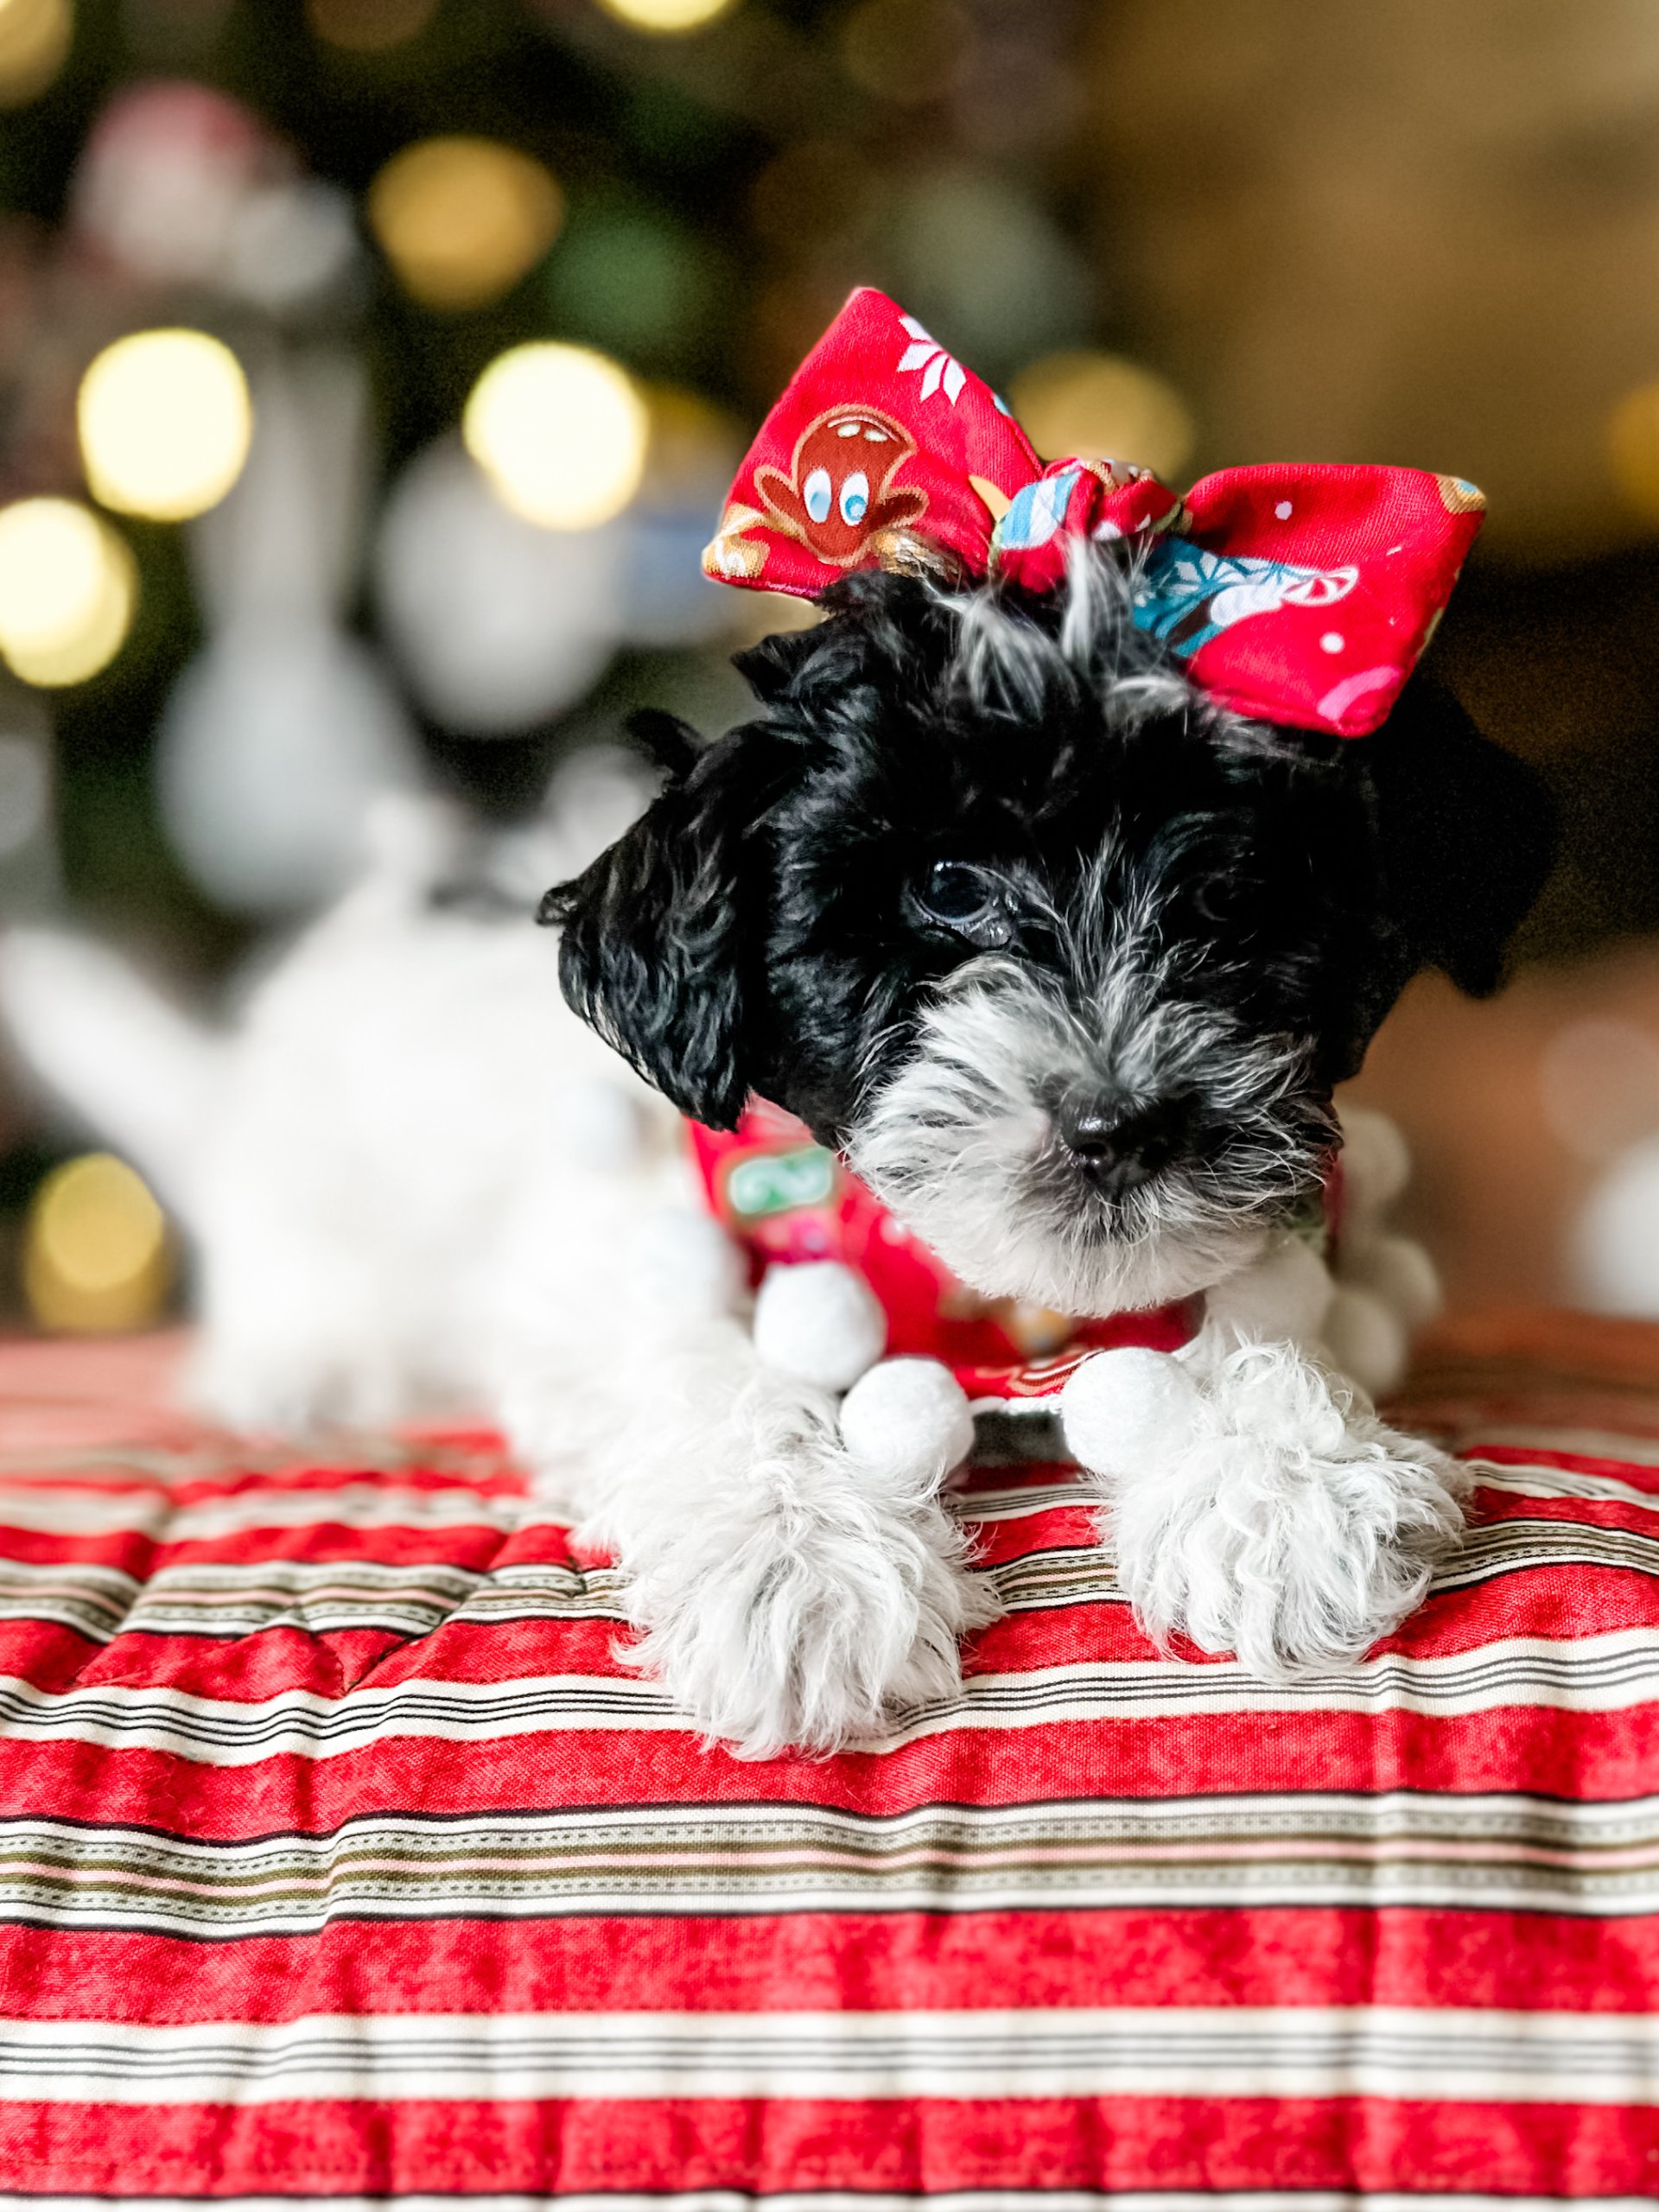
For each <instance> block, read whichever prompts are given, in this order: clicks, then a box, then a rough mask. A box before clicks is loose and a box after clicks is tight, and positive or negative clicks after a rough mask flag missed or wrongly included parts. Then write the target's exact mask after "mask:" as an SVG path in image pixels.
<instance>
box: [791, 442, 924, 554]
mask: <svg viewBox="0 0 1659 2212" xmlns="http://www.w3.org/2000/svg"><path fill="white" fill-rule="evenodd" d="M915 451H916V441H915V439H914V438H913V437H912V435H911V434H910V432H909V431H908V430H906V429H905V428H904V426H903V424H902V423H896V422H895V421H894V420H893V416H891V415H884V414H882V413H881V412H880V409H878V408H874V407H862V406H856V405H855V406H845V407H832V408H830V409H829V410H828V411H827V412H826V413H824V414H823V415H820V416H817V419H816V420H815V421H813V422H810V423H808V424H807V426H806V428H805V429H804V430H803V431H802V433H801V435H800V438H799V440H798V442H797V444H796V448H795V454H794V459H793V460H792V461H791V464H790V471H789V474H788V475H787V476H785V474H784V472H783V470H782V469H781V468H773V467H771V466H770V465H769V464H767V463H766V462H762V463H761V465H760V467H759V468H757V469H756V470H755V472H754V483H755V489H756V490H757V491H758V492H759V493H760V497H761V498H762V499H764V500H765V502H766V507H767V510H768V512H769V514H770V516H771V518H772V522H773V523H774V524H776V526H777V527H778V528H779V530H782V531H786V532H787V533H788V535H789V536H790V537H798V538H799V539H800V540H801V542H802V543H803V544H804V545H806V546H809V547H810V549H811V550H812V551H813V552H814V553H816V554H817V556H818V558H819V559H820V560H821V561H828V562H829V563H832V564H833V566H835V567H836V568H838V569H850V568H851V567H852V566H853V565H854V563H855V562H857V561H859V560H861V559H863V558H864V557H865V556H867V555H868V552H869V551H870V550H871V547H872V543H873V541H874V540H876V539H878V538H880V537H882V536H883V535H884V534H885V533H886V532H887V531H897V530H904V529H907V528H909V527H910V526H911V525H912V524H914V523H916V522H918V520H919V519H920V518H921V517H922V515H923V514H925V512H926V510H927V494H926V493H925V492H924V491H921V490H919V489H912V488H905V489H901V490H899V491H893V489H891V486H892V483H893V475H894V473H895V471H896V470H897V469H898V468H899V465H900V463H901V462H903V461H908V460H909V458H910V456H911V454H913V453H914V452H915Z"/></svg>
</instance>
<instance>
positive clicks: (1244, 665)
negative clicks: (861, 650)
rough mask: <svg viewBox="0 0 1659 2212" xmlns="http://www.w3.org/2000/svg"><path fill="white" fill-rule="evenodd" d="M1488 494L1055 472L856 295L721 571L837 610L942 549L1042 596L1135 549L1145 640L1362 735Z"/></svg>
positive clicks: (1293, 477)
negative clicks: (861, 579) (1187, 484)
mask: <svg viewBox="0 0 1659 2212" xmlns="http://www.w3.org/2000/svg"><path fill="white" fill-rule="evenodd" d="M1484 507H1485V501H1484V499H1482V497H1481V495H1480V493H1478V491H1477V490H1476V489H1475V487H1474V486H1473V485H1472V484H1465V482H1464V481H1463V480H1462V479H1461V478H1460V477H1455V476H1434V475H1431V474H1429V473H1428V472H1427V470H1424V469H1418V468H1362V467H1315V466H1312V465H1310V466H1306V467H1297V466H1294V465H1290V464H1276V463H1275V464H1272V465H1269V466H1266V467H1255V468H1224V469H1222V470H1221V471H1220V472H1219V473H1218V474H1216V475H1214V476H1206V477H1205V478H1204V480H1203V481H1202V482H1200V483H1198V484H1195V485H1194V486H1193V487H1192V490H1191V491H1190V492H1189V493H1187V495H1186V497H1185V499H1179V498H1178V497H1177V495H1176V494H1175V493H1173V492H1172V491H1170V490H1169V489H1168V488H1167V487H1166V486H1164V485H1162V484H1160V482H1159V481H1158V480H1157V478H1156V477H1155V476H1154V475H1153V474H1151V473H1150V472H1149V471H1148V470H1146V469H1142V468H1135V467H1125V466H1124V465H1123V464H1122V463H1121V462H1117V461H1051V462H1050V463H1049V465H1048V467H1046V468H1045V467H1044V466H1043V464H1042V463H1041V461H1039V460H1038V458H1037V455H1036V454H1035V452H1034V451H1033V448H1032V445H1031V442H1030V441H1029V439H1027V436H1026V434H1025V432H1024V431H1023V430H1022V429H1020V425H1019V424H1018V423H1016V422H1015V421H1014V417H1013V416H1011V415H1010V414H1009V413H1008V410H1007V408H1006V407H1005V406H1004V405H1003V404H1002V402H1001V400H1000V399H999V398H998V397H996V395H995V392H993V391H991V389H990V387H989V386H988V385H985V384H983V383H982V382H981V380H980V379H979V378H978V377H976V376H975V375H974V373H973V372H972V371H971V370H970V369H965V368H963V365H962V364H961V362H960V361H957V360H955V359H952V357H951V356H950V354H949V353H946V352H945V351H944V347H943V346H938V345H936V344H935V342H934V341H933V340H932V339H931V338H930V337H929V336H928V334H927V333H926V331H925V330H924V329H923V328H922V326H921V325H920V323H918V322H917V321H914V319H913V318H912V316H910V315H905V314H903V313H901V312H900V310H899V308H897V307H896V306H895V305H894V304H893V302H892V301H891V300H890V299H888V298H887V296H886V295H885V294H884V293H881V292H877V291H872V290H869V289H863V290H860V291H856V292H855V293H854V294H853V296H852V297H851V298H850V299H849V301H848V302H847V304H846V306H845V307H844V308H842V311H841V313H840V314H839V315H837V316H836V320H835V321H834V322H832V323H831V324H830V326H829V329H828V330H827V331H826V332H825V333H824V334H823V337H822V338H821V339H820V340H818V343H817V345H816V346H814V347H813V349H812V351H811V352H810V353H809V354H808V355H807V357H806V359H805V360H804V361H803V362H802V364H801V365H800V367H799V368H798V370H797V371H796V372H795V375H794V377H793V378H791V382H790V384H789V387H788V389H787V390H786V391H785V393H784V395H783V397H782V398H781V399H779V402H778V404H777V405H776V406H775V407H774V408H773V409H772V412H771V414H770V415H768V416H767V417H766V421H765V423H763V424H762V425H761V428H760V435H759V436H758V437H757V438H756V439H755V442H754V443H753V445H752V446H751V447H750V448H749V450H748V453H747V455H746V456H745V458H744V461H743V465H742V467H741V468H740V469H739V470H738V472H737V476H736V478H735V480H734V483H733V485H732V488H731V492H730V494H729V495H728V501H727V505H726V510H725V512H724V513H723V514H722V516H721V523H720V528H719V531H718V532H717V533H716V535H715V538H714V541H713V543H711V544H710V545H709V547H708V549H707V550H706V551H705V552H704V554H703V556H702V565H703V568H704V569H705V570H706V571H707V573H708V574H709V575H711V576H714V577H716V578H718V579H719V580H720V581H721V582H724V583H734V584H745V585H747V586H750V587H752V588H757V589H760V590H762V591H782V592H791V593H793V594H795V595H796V596H798V597H800V598H805V599H811V598H816V597H817V594H818V593H820V592H821V591H823V589H824V588H825V587H826V586H827V585H829V584H832V583H833V582H835V581H836V577H837V576H841V575H845V574H846V573H847V572H848V570H849V569H865V568H873V567H887V568H903V567H909V566H913V565H914V564H915V559H914V551H913V545H914V541H915V540H916V539H918V538H919V539H923V540H925V541H927V542H928V543H931V544H932V545H934V546H942V547H945V548H948V549H949V550H950V552H952V553H953V554H955V555H956V556H957V558H958V559H959V560H960V561H961V562H962V563H963V566H964V567H965V568H966V569H968V571H969V574H970V575H976V576H983V575H988V574H990V573H991V572H992V571H993V570H995V573H996V574H997V575H999V576H1001V577H1004V578H1006V579H1007V580H1008V581H1009V582H1012V583H1014V584H1017V585H1020V586H1021V587H1023V588H1026V589H1027V590H1031V591H1043V590H1046V589H1048V588H1051V587H1052V586H1053V585H1054V584H1056V583H1057V582H1059V581H1060V579H1061V578H1062V576H1063V575H1065V558H1066V547H1067V544H1068V542H1069V541H1071V540H1072V539H1074V538H1077V537H1091V538H1096V539H1107V538H1128V539H1133V540H1135V541H1136V543H1137V548H1138V550H1139V553H1140V560H1139V563H1138V565H1137V567H1136V570H1135V587H1134V594H1133V596H1134V615H1135V623H1136V625H1137V626H1138V627H1140V628H1142V629H1145V630H1148V631H1150V632H1153V633H1154V634H1155V635H1156V636H1158V637H1159V638H1160V639H1162V641H1163V642H1164V644H1165V645H1167V646H1168V647H1169V648H1170V649H1171V651H1173V652H1175V653H1176V654H1178V655H1179V657H1180V658H1182V659H1183V660H1184V661H1185V663H1186V666H1187V672H1188V674H1189V675H1190V676H1191V677H1192V681H1193V682H1194V683H1196V684H1197V685H1198V687H1199V688H1200V689H1201V690H1204V691H1205V692H1206V693H1208V695H1209V696H1211V698H1213V699H1215V700H1216V701H1217V702H1218V703H1219V704H1221V705H1223V706H1225V707H1230V708H1231V709H1234V710H1235V711H1236V712H1237V713H1239V714H1243V715H1253V716H1255V717H1258V718H1260V719H1262V720H1265V721H1275V722H1287V723H1291V724H1294V725H1295V726H1297V727H1299V728H1306V729H1325V730H1332V731H1334V732H1335V733H1336V734H1338V736H1340V737H1363V735H1364V734H1366V733H1367V732H1368V731H1370V730H1374V729H1375V728H1376V727H1377V725H1378V723H1379V722H1381V721H1383V720H1384V719H1385V718H1386V716H1387V715H1388V712H1389V709H1390V708H1391V707H1392V706H1393V704H1394V702H1395V698H1396V696H1398V694H1399V690H1400V687H1401V685H1402V683H1404V682H1405V680H1406V678H1407V677H1408V676H1409V675H1410V673H1411V671H1412V669H1413V667H1414V665H1415V664H1416V661H1417V658H1418V656H1419V654H1421V652H1422V650H1423V648H1424V646H1425V645H1427V643H1428V640H1429V637H1430V635H1431V634H1432V632H1433V628H1434V625H1435V623H1436V622H1437V621H1438V620H1439V619H1440V612H1441V609H1442V608H1443V607H1445V605H1446V600H1447V598H1448V597H1449V596H1450V594H1451V591H1452V585H1453V584H1454V583H1455V582H1457V577H1458V571H1459V569H1461V567H1462V566H1463V563H1464V560H1465V556H1466V555H1467V554H1468V551H1469V548H1470V546H1471V544H1472V543H1473V542H1474V537H1475V533H1476V531H1478V529H1479V528H1480V524H1481V518H1482V514H1483V512H1484Z"/></svg>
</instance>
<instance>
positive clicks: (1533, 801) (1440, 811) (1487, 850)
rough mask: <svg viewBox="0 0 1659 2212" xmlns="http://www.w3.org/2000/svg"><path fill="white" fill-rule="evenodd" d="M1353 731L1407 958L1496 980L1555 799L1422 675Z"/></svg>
mask: <svg viewBox="0 0 1659 2212" xmlns="http://www.w3.org/2000/svg"><path fill="white" fill-rule="evenodd" d="M1357 742H1358V743H1359V744H1361V745H1363V747H1365V748H1366V762H1367V766H1368V767H1369V769H1370V778H1371V786H1372V790H1373V792H1374V794H1375V798H1376V810H1377V822H1378V826H1379V829H1380V830H1381V833H1382V860H1383V887H1384V898H1385V900H1386V902H1387V905H1388V907H1389V915H1390V918H1391V920H1392V921H1393V922H1394V924H1395V926H1396V927H1397V928H1398V929H1399V930H1400V931H1401V932H1402V936H1403V937H1404V938H1405V940H1406V943H1407V944H1408V946H1409V947H1410V949H1411V950H1412V952H1413V954H1414V957H1415V961H1416V963H1417V964H1418V965H1420V966H1423V967H1431V968H1439V969H1442V970H1443V971H1444V972H1445V973H1446V975H1447V976H1450V977H1451V979H1452V982H1454V983H1455V984H1457V986H1458V988H1459V989H1460V990H1465V991H1469V992H1471V993H1473V994H1474V995H1476V996H1480V995H1484V993H1486V992H1488V991H1492V990H1496V989H1497V984H1498V982H1499V979H1500V977H1501V976H1502V974H1503V950H1504V947H1505V946H1506V945H1507V944H1508V943H1509V940H1510V937H1511V935H1512V934H1513V932H1514V931H1515V930H1516V927H1517V926H1518V925H1519V924H1520V922H1521V921H1522V919H1523V918H1524V917H1525V915H1526V913H1527V911H1528V909H1529V907H1530V906H1531V905H1532V902H1533V900H1534V899H1535V898H1536V897H1537V895H1538V893H1539V892H1540V890H1541V888H1542V887H1543V881H1544V878H1545V877H1546V876H1547V875H1548V873H1549V868H1550V863H1551V861H1553V860H1554V855H1555V840H1556V820H1555V809H1554V804H1553V803H1552V801H1551V799H1550V798H1549V795H1548V792H1547V791H1545V789H1544V786H1543V784H1542V783H1541V780H1540V779H1539V778H1538V777H1537V776H1536V775H1535V773H1534V772H1533V771H1532V770H1531V769H1530V768H1529V767H1528V766H1527V765H1526V764H1525V762H1524V761H1522V760H1516V757H1515V755H1514V754H1513V753H1506V752H1504V750H1503V747H1501V746H1497V745H1494V744H1492V743H1491V741H1490V740H1489V739H1487V738H1484V737H1483V736H1482V735H1481V734H1480V732H1479V730H1478V729H1477V728H1476V727H1475V725H1474V723H1473V722H1472V721H1471V720H1470V718H1469V716H1468V715H1466V714H1465V712H1464V710H1463V709H1462V708H1461V707H1460V706H1459V704H1458V702H1457V701H1456V700H1455V699H1454V698H1453V697H1452V694H1451V693H1450V692H1449V691H1447V690H1446V689H1445V688H1444V687H1443V686H1442V685H1440V684H1438V683H1435V682H1433V679H1432V678H1430V677H1424V676H1421V675H1419V676H1414V677H1412V679H1411V681H1410V682H1409V683H1408V684H1407V685H1406V688H1405V690H1403V691H1402V693H1401V695H1400V698H1399V702H1398V703H1397V704H1396V706H1395V709H1394V712H1393V713H1392V714H1391V715H1389V719H1388V721H1386V722H1384V723H1383V727H1382V728H1381V729H1379V730H1378V731H1377V732H1376V734H1375V735H1374V736H1371V737H1367V738H1362V739H1360V740H1358V741H1357Z"/></svg>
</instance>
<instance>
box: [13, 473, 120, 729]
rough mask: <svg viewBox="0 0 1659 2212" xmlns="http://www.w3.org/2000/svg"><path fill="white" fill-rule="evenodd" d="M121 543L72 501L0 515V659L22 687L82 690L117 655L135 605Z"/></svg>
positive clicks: (45, 502)
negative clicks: (80, 686) (76, 685)
mask: <svg viewBox="0 0 1659 2212" xmlns="http://www.w3.org/2000/svg"><path fill="white" fill-rule="evenodd" d="M137 595H138V589H137V571H136V569H135V567H134V563H133V558H132V556H131V554H130V552H129V551H128V550H127V546H126V543H125V542H124V539H123V538H121V537H119V536H118V534H117V532H116V531H113V530H112V529H111V527H110V525H109V524H108V523H106V522H105V520H104V519H103V518H102V517H101V516H99V515H95V514H94V513H93V512H92V509H91V508H90V507H86V506H82V505H80V503H79V501H78V500H74V499H18V500H15V501H14V502H13V503H12V505H10V506H8V507H4V508H0V653H3V654H4V656H5V658H6V662H7V664H8V665H9V666H10V668H11V670H12V671H13V672H14V673H15V674H16V675H18V676H21V677H22V678H23V680H24V681H25V683H35V684H41V685H44V686H57V685H62V684H67V683H85V682H86V679H87V677H91V676H96V675H97V674H98V671H99V669H101V668H104V667H105V666H107V665H108V664H109V663H110V662H111V660H113V659H114V658H115V656H116V654H117V653H118V652H119V651H120V650H121V646H122V645H123V643H124V640H125V638H126V635H127V632H128V630H129V629H130V627H131V625H132V615H133V608H134V607H135V606H136V604H137Z"/></svg>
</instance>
